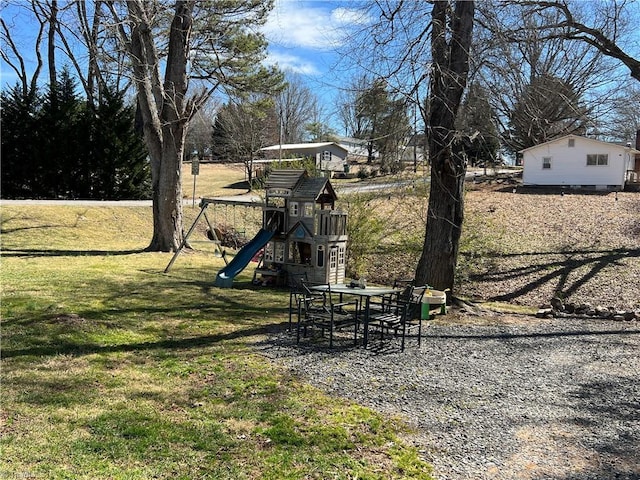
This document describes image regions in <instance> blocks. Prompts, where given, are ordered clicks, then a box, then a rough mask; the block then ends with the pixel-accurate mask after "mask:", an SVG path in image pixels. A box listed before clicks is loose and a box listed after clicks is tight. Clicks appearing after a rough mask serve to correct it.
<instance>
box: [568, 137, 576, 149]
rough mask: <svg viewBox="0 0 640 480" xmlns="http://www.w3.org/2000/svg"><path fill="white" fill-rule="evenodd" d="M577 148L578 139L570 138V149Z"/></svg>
mask: <svg viewBox="0 0 640 480" xmlns="http://www.w3.org/2000/svg"><path fill="white" fill-rule="evenodd" d="M575 146H576V139H575V138H570V139H569V148H572V147H575Z"/></svg>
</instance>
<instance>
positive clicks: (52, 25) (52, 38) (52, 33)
mask: <svg viewBox="0 0 640 480" xmlns="http://www.w3.org/2000/svg"><path fill="white" fill-rule="evenodd" d="M57 29H58V1H57V0H51V10H50V11H49V37H48V44H47V58H48V62H49V85H50V88H54V86H55V84H56V82H57V81H58V77H57V72H56V31H57Z"/></svg>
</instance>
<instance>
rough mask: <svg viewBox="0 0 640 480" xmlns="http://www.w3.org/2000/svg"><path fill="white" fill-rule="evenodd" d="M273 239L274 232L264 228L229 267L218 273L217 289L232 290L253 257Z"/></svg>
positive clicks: (243, 248) (241, 250)
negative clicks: (236, 277) (234, 282)
mask: <svg viewBox="0 0 640 480" xmlns="http://www.w3.org/2000/svg"><path fill="white" fill-rule="evenodd" d="M271 237H273V232H270V231H268V230H265V229H264V228H262V229H260V231H259V232H258V233H257V234H256V236H255V237H253V239H252V240H251V241H250V242H249V243H247V244H246V245H245V246H244V247H242V249H240V251H239V252H238V253H237V254H236V256H235V257H233V260H231V261H230V262H229V265H227V266H226V267H224V268H223V269H222V270H220V271H219V272H218V276H217V277H216V283H215V285H216V287H222V288H230V287H231V286H233V279H234V278H235V276H236V275H238V274H239V273H240V272H241V271H242V270H244V269H245V267H246V266H247V265H248V264H249V262H250V261H251V259H252V258H253V256H254V255H255V254H256V253H258V252H259V251H260V249H261V248H262V247H264V246H265V245H266V244H267V242H269V240H271Z"/></svg>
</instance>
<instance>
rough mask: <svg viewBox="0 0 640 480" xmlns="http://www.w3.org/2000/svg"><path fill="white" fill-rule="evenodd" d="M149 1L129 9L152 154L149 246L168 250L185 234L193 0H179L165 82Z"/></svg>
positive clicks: (132, 46) (141, 109) (141, 104)
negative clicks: (184, 184) (184, 178)
mask: <svg viewBox="0 0 640 480" xmlns="http://www.w3.org/2000/svg"><path fill="white" fill-rule="evenodd" d="M147 6H148V5H147V4H145V2H144V1H143V0H137V1H135V0H131V1H129V2H128V3H127V8H128V9H129V14H130V15H131V16H132V17H133V18H135V22H133V27H132V31H131V41H130V44H129V49H130V51H131V54H132V59H133V60H134V61H133V69H134V76H135V83H136V87H137V90H138V108H139V112H140V115H141V117H142V123H143V133H144V137H145V142H146V144H147V148H148V150H149V157H150V159H151V182H152V190H153V193H152V195H153V197H152V200H153V236H152V239H151V242H150V244H149V246H148V247H147V250H149V251H163V252H168V251H175V250H177V249H178V248H179V246H180V244H181V243H182V240H183V238H184V222H183V215H182V180H181V179H182V169H181V165H182V156H183V150H184V142H185V137H186V130H187V124H188V121H189V118H190V111H189V109H190V105H189V102H187V101H186V98H185V95H186V92H187V87H188V84H187V60H188V54H189V42H190V36H191V27H192V22H193V7H194V2H193V1H178V2H176V7H175V14H174V17H173V21H172V23H171V28H170V31H169V51H168V55H167V59H166V70H165V77H164V82H161V81H160V72H159V70H158V62H157V61H156V60H157V58H158V56H157V52H156V51H155V45H154V38H153V32H152V29H151V19H150V15H151V12H150V11H149V10H147Z"/></svg>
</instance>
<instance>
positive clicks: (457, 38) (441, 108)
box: [415, 0, 475, 291]
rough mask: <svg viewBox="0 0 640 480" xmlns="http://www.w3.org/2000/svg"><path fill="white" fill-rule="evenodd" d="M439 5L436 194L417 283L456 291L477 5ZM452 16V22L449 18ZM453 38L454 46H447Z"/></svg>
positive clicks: (433, 93)
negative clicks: (461, 123)
mask: <svg viewBox="0 0 640 480" xmlns="http://www.w3.org/2000/svg"><path fill="white" fill-rule="evenodd" d="M449 3H450V2H448V1H436V2H435V3H434V7H433V12H432V19H433V30H432V40H431V51H432V56H433V67H432V69H433V72H432V77H431V88H430V92H429V100H430V105H429V107H430V110H429V119H428V123H427V124H428V125H429V129H430V130H429V160H430V162H431V189H430V194H429V207H428V210H427V225H426V232H425V241H424V246H423V249H422V255H421V257H420V261H419V262H418V266H417V268H416V275H415V277H416V283H418V284H429V285H431V286H433V287H435V288H438V289H442V290H444V289H447V288H449V289H451V290H452V291H453V287H454V280H455V270H456V263H457V258H458V248H459V244H460V234H461V232H462V221H463V219H464V176H465V172H466V164H465V159H464V157H463V156H462V155H461V154H460V153H459V151H458V149H457V148H456V143H457V142H456V132H455V119H456V115H457V112H458V108H459V107H460V103H461V101H462V94H463V93H464V90H465V87H466V83H467V74H468V71H469V48H470V46H471V36H472V35H471V34H472V31H473V15H474V9H475V5H474V2H472V1H465V0H458V1H456V2H455V6H454V8H453V9H450V4H449ZM449 16H451V18H449ZM447 39H449V40H448V42H447Z"/></svg>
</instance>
